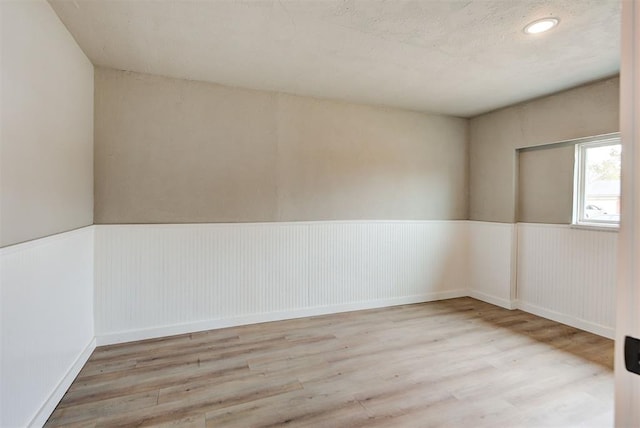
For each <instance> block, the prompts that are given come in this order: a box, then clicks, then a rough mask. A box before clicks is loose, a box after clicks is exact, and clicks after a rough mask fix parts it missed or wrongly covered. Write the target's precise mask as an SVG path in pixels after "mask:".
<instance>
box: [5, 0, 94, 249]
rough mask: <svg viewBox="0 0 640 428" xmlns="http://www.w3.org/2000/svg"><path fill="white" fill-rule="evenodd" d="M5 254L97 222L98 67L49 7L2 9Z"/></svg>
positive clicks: (28, 5)
mask: <svg viewBox="0 0 640 428" xmlns="http://www.w3.org/2000/svg"><path fill="white" fill-rule="evenodd" d="M0 7H1V8H2V13H1V15H2V27H1V28H2V30H1V31H2V42H1V43H2V46H1V51H2V65H1V67H0V69H1V74H2V77H1V79H2V95H1V96H0V100H1V101H0V102H1V103H2V105H1V107H0V112H1V116H0V128H1V136H0V246H6V245H10V244H14V243H18V242H22V241H27V240H30V239H34V238H39V237H43V236H46V235H50V234H54V233H58V232H63V231H67V230H71V229H75V228H78V227H81V226H86V225H89V224H91V223H92V220H93V160H92V159H93V143H92V140H93V66H92V65H91V63H90V62H89V60H88V59H87V57H86V56H85V55H84V54H83V53H82V51H81V50H80V48H79V47H78V46H77V44H76V42H75V41H74V40H73V38H72V37H71V35H70V34H69V33H68V31H67V29H66V28H65V27H64V25H63V24H62V23H61V22H60V20H59V19H58V17H57V15H56V14H55V12H54V11H53V10H52V9H51V7H50V6H49V4H48V3H47V2H46V1H28V2H27V1H25V2H20V1H9V2H4V1H3V2H0Z"/></svg>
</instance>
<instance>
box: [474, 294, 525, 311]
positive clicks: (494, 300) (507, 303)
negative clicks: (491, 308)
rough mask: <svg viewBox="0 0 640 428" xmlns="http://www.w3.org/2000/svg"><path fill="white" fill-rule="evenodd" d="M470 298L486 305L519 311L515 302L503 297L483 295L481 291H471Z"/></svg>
mask: <svg viewBox="0 0 640 428" xmlns="http://www.w3.org/2000/svg"><path fill="white" fill-rule="evenodd" d="M468 295H469V297H473V298H474V299H476V300H481V301H483V302H486V303H491V304H492V305H496V306H500V307H501V308H505V309H510V310H513V309H518V305H517V303H516V302H515V301H513V300H507V299H503V298H501V297H495V296H491V295H489V294H487V293H483V292H481V291H476V290H469V293H468Z"/></svg>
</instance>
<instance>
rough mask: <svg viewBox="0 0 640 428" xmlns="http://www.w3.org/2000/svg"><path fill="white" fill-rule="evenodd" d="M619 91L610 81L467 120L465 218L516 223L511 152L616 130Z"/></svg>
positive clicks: (614, 81)
mask: <svg viewBox="0 0 640 428" xmlns="http://www.w3.org/2000/svg"><path fill="white" fill-rule="evenodd" d="M618 88H619V80H618V78H611V79H607V80H604V81H600V82H596V83H593V84H590V85H586V86H582V87H579V88H575V89H571V90H569V91H565V92H561V93H558V94H555V95H551V96H548V97H545V98H540V99H537V100H533V101H529V102H525V103H523V104H519V105H516V106H512V107H507V108H505V109H502V110H498V111H495V112H492V113H487V114H484V115H481V116H478V117H475V118H473V119H471V121H470V170H469V174H470V201H469V217H470V219H471V220H481V221H496V222H507V223H510V222H513V221H515V218H516V188H517V156H516V149H518V148H523V147H531V146H537V145H543V144H549V143H554V142H559V141H565V140H570V139H575V138H580V137H588V136H593V135H600V134H606V133H610V132H617V131H618V99H619V94H618ZM565 197H566V199H568V200H571V197H572V196H571V193H569V194H567V195H566V196H565ZM557 198H558V196H556V197H554V198H553V199H547V198H545V199H544V200H541V201H539V202H540V203H541V204H552V203H555V202H554V200H555V199H557ZM547 208H548V207H547ZM547 208H544V209H547Z"/></svg>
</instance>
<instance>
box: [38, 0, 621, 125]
mask: <svg viewBox="0 0 640 428" xmlns="http://www.w3.org/2000/svg"><path fill="white" fill-rule="evenodd" d="M49 1H50V3H51V5H52V6H53V8H54V9H55V11H56V12H57V13H58V15H59V16H60V18H61V19H62V21H63V22H64V23H65V24H66V26H67V27H68V28H69V30H70V31H71V33H72V34H73V36H74V37H75V38H76V40H77V41H78V43H79V45H80V46H81V47H82V49H83V50H84V51H85V53H86V54H87V55H88V56H89V58H90V59H91V61H92V62H93V63H94V64H95V65H100V66H106V67H112V68H116V69H122V70H130V71H137V72H143V73H151V74H158V75H163V76H171V77H178V78H184V79H191V80H202V81H209V82H216V83H221V84H225V85H232V86H241V87H247V88H255V89H263V90H273V91H281V92H288V93H293V94H301V95H311V96H316V97H322V98H334V99H341V100H347V101H355V102H362V103H368V104H379V105H388V106H394V107H402V108H407V109H412V110H420V111H428V112H437V113H444V114H451V115H456V116H463V117H470V116H474V115H476V114H479V113H483V112H486V111H490V110H493V109H496V108H499V107H503V106H506V105H510V104H514V103H517V102H519V101H523V100H526V99H530V98H534V97H538V96H541V95H546V94H549V93H553V92H557V91H559V90H562V89H566V88H569V87H573V86H577V85H580V84H583V83H586V82H590V81H593V80H597V79H601V78H604V77H608V76H611V75H615V74H616V73H617V72H618V70H619V38H620V28H619V27H620V4H619V2H618V0H471V1H460V0H449V1H446V0H393V1H384V0H252V1H247V0H209V1H177V0H172V1H146V0H125V1H117V0H92V1H82V0H75V1H69V0H49ZM545 16H554V17H558V18H560V25H559V26H558V27H557V28H556V29H554V30H553V31H551V32H549V33H545V34H541V35H537V36H528V35H525V34H524V32H523V31H522V29H523V27H524V26H525V24H527V23H528V22H530V21H532V20H534V19H536V18H541V17H545Z"/></svg>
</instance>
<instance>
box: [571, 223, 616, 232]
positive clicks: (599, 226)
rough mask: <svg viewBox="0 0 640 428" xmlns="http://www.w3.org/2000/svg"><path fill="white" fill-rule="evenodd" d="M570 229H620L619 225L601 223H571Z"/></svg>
mask: <svg viewBox="0 0 640 428" xmlns="http://www.w3.org/2000/svg"><path fill="white" fill-rule="evenodd" d="M570 226H571V228H572V229H582V230H595V231H600V232H618V231H619V230H620V226H619V225H617V224H616V225H611V226H609V225H602V224H575V223H574V224H571V225H570Z"/></svg>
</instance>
